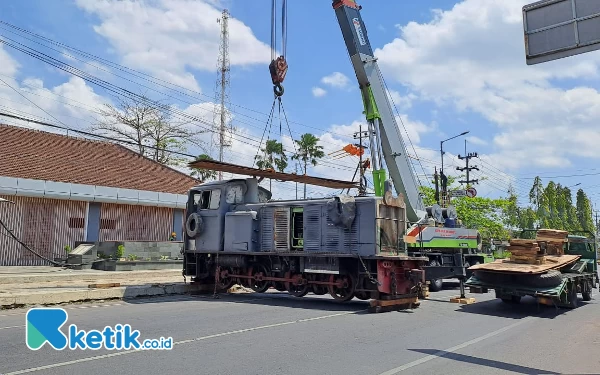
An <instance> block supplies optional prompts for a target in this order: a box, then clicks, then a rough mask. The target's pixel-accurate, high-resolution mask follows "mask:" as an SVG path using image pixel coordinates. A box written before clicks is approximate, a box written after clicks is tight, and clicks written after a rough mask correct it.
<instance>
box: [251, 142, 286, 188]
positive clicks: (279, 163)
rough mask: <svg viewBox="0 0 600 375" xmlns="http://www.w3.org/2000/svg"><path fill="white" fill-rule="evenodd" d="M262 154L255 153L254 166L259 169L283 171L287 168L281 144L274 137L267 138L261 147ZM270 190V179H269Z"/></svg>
mask: <svg viewBox="0 0 600 375" xmlns="http://www.w3.org/2000/svg"><path fill="white" fill-rule="evenodd" d="M261 152H262V153H263V154H262V155H256V156H255V158H254V159H255V160H256V166H257V167H258V168H260V169H274V170H277V171H279V172H283V171H284V170H285V168H287V165H288V164H287V156H286V155H285V152H283V144H282V143H280V142H277V141H276V140H274V139H269V140H268V141H267V143H266V144H265V148H263V149H261ZM269 190H271V179H269Z"/></svg>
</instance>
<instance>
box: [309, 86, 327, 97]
mask: <svg viewBox="0 0 600 375" xmlns="http://www.w3.org/2000/svg"><path fill="white" fill-rule="evenodd" d="M312 94H313V96H314V97H316V98H320V97H322V96H325V94H327V91H325V90H324V89H322V88H320V87H313V88H312Z"/></svg>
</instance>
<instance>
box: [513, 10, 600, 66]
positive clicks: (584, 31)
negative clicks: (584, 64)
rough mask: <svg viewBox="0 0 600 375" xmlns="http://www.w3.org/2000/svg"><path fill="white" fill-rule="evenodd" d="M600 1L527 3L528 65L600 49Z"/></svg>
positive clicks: (526, 43)
mask: <svg viewBox="0 0 600 375" xmlns="http://www.w3.org/2000/svg"><path fill="white" fill-rule="evenodd" d="M598 21H600V1H597V0H542V1H537V2H535V3H532V4H528V5H525V6H524V7H523V31H524V34H525V54H526V62H527V65H534V64H539V63H544V62H548V61H552V60H558V59H562V58H564V57H568V56H574V55H578V54H581V53H586V52H591V51H595V50H598V49H600V28H599V27H598V26H597V25H598Z"/></svg>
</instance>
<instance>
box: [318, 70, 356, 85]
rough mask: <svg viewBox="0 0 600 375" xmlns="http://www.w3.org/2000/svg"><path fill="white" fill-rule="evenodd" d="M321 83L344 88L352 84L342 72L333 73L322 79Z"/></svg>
mask: <svg viewBox="0 0 600 375" xmlns="http://www.w3.org/2000/svg"><path fill="white" fill-rule="evenodd" d="M321 82H322V83H323V84H325V85H329V86H333V87H338V88H344V87H346V86H348V84H349V83H350V79H349V78H348V77H346V76H345V75H344V74H342V73H340V72H333V73H331V74H330V75H328V76H325V77H323V78H321Z"/></svg>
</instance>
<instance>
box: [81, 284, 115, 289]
mask: <svg viewBox="0 0 600 375" xmlns="http://www.w3.org/2000/svg"><path fill="white" fill-rule="evenodd" d="M119 286H121V283H105V284H89V285H88V288H96V289H106V288H116V287H119Z"/></svg>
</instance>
